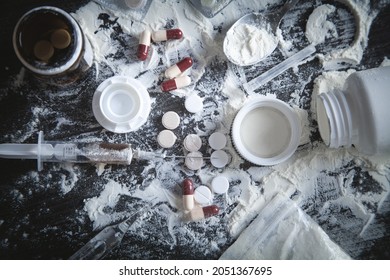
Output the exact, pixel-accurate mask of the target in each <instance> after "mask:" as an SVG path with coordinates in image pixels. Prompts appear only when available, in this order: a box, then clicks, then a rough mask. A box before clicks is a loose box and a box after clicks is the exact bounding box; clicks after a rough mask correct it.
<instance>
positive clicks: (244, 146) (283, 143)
mask: <svg viewBox="0 0 390 280" xmlns="http://www.w3.org/2000/svg"><path fill="white" fill-rule="evenodd" d="M300 137H301V126H300V121H299V118H298V115H297V113H296V112H295V111H294V110H293V109H292V108H291V107H290V106H289V105H288V104H286V103H285V102H283V101H281V100H278V99H276V98H269V97H256V98H253V99H251V100H248V102H247V103H245V104H244V106H243V107H242V108H241V109H240V110H239V112H238V113H237V115H236V116H235V118H234V121H233V126H232V140H233V144H234V146H235V148H236V149H237V151H238V153H239V154H240V155H241V156H242V157H243V158H244V159H246V160H247V161H249V162H251V163H253V164H256V165H275V164H278V163H281V162H283V161H285V160H287V159H288V158H289V157H291V155H292V154H293V153H294V152H295V151H296V149H297V147H298V145H299V141H300Z"/></svg>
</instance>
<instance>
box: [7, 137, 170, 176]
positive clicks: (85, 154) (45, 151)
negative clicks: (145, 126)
mask: <svg viewBox="0 0 390 280" xmlns="http://www.w3.org/2000/svg"><path fill="white" fill-rule="evenodd" d="M0 157H1V158H9V159H36V160H37V163H38V170H39V171H40V170H42V168H43V162H73V163H110V164H123V165H129V164H130V163H131V161H132V159H133V158H135V159H138V160H152V159H155V158H165V157H167V156H166V155H165V154H164V153H159V152H147V151H141V150H133V149H132V147H131V145H130V144H116V143H108V142H100V143H96V142H94V143H67V142H58V141H44V138H43V132H42V131H40V132H39V134H38V143H37V144H17V143H15V144H14V143H12V144H0Z"/></svg>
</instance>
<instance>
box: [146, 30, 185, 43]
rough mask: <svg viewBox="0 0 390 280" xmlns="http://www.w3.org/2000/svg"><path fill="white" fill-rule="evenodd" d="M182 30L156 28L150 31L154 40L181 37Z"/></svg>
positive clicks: (159, 40)
mask: <svg viewBox="0 0 390 280" xmlns="http://www.w3.org/2000/svg"><path fill="white" fill-rule="evenodd" d="M181 37H183V32H182V31H181V30H180V29H166V30H157V31H155V32H153V33H152V40H153V41H155V42H161V41H167V40H172V39H181Z"/></svg>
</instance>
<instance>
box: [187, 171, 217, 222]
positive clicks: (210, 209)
mask: <svg viewBox="0 0 390 280" xmlns="http://www.w3.org/2000/svg"><path fill="white" fill-rule="evenodd" d="M198 188H199V187H198ZM198 188H196V189H195V188H194V184H193V182H192V180H191V179H189V178H187V179H185V180H184V181H183V183H182V197H183V208H184V210H185V211H186V212H187V213H186V219H187V220H188V221H199V220H202V219H206V218H209V217H212V216H215V215H218V213H219V207H218V206H217V205H207V206H203V205H195V198H196V197H198V198H199V197H200V195H199V192H197V189H198ZM205 188H207V187H205ZM197 193H198V194H197ZM210 193H211V192H210ZM204 201H206V198H205V199H204Z"/></svg>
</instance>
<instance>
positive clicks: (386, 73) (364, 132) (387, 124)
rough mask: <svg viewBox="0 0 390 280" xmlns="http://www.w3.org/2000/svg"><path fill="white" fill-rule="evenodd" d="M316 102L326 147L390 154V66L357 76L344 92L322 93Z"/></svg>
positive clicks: (349, 79) (352, 76) (350, 80)
mask: <svg viewBox="0 0 390 280" xmlns="http://www.w3.org/2000/svg"><path fill="white" fill-rule="evenodd" d="M316 101H317V103H316V105H317V121H318V126H319V130H320V134H321V137H322V139H323V141H324V142H325V144H326V145H328V146H329V147H331V148H338V147H341V146H345V147H350V146H351V145H354V146H355V148H356V149H357V150H358V151H359V152H361V153H363V154H367V155H374V154H390V66H387V67H380V68H375V69H370V70H364V71H360V72H355V73H353V74H351V75H350V76H349V77H348V78H347V80H346V83H345V86H344V90H343V91H333V92H326V93H321V94H320V95H318V97H317V100H316Z"/></svg>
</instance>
